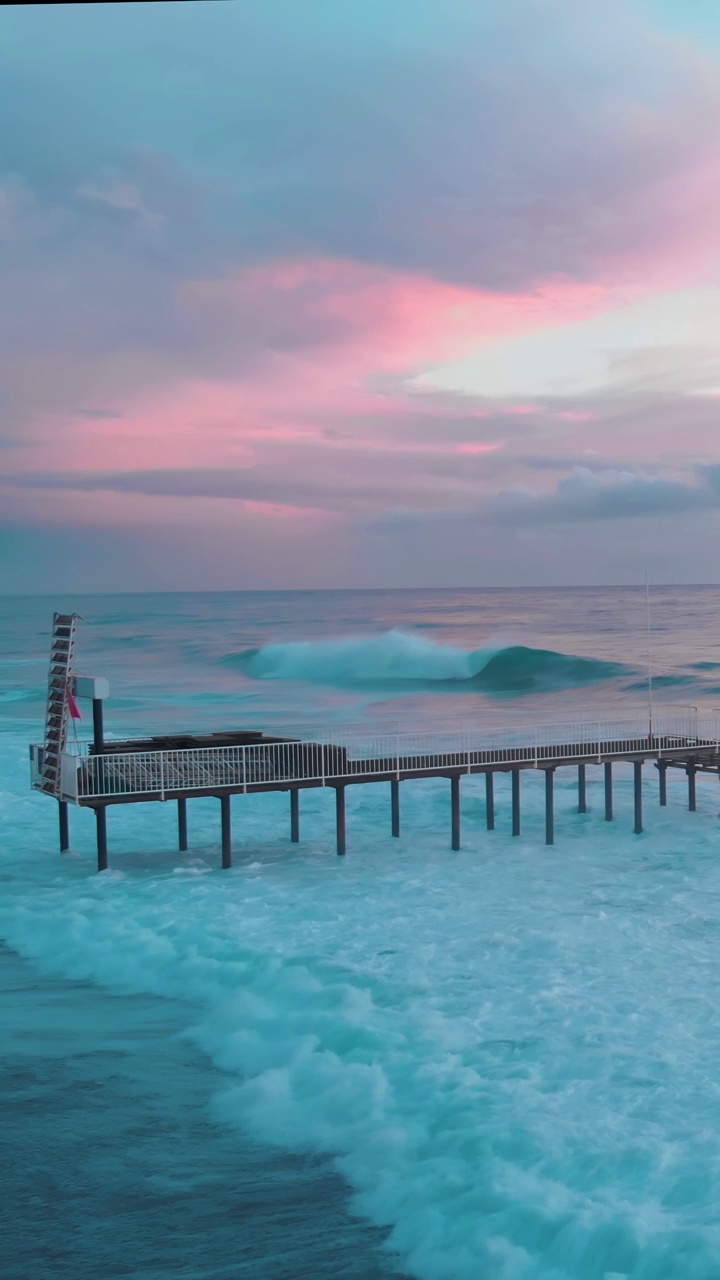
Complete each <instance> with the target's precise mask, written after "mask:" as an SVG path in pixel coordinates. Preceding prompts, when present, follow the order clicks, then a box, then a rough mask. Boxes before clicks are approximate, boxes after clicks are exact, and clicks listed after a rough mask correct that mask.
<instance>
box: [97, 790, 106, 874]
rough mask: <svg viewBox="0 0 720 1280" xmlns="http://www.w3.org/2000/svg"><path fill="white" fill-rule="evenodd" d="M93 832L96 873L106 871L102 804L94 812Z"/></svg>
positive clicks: (104, 823)
mask: <svg viewBox="0 0 720 1280" xmlns="http://www.w3.org/2000/svg"><path fill="white" fill-rule="evenodd" d="M95 830H96V833H97V869H98V871H107V867H108V849H107V809H106V807H105V805H104V804H99V805H98V806H97V808H96V810H95Z"/></svg>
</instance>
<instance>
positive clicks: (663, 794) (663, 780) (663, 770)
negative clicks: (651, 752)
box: [657, 760, 668, 809]
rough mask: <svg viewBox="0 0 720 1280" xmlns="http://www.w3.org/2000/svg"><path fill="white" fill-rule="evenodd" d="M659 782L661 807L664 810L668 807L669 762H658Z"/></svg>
mask: <svg viewBox="0 0 720 1280" xmlns="http://www.w3.org/2000/svg"><path fill="white" fill-rule="evenodd" d="M657 767H658V781H659V783H660V805H661V807H662V808H663V809H664V808H665V806H666V805H667V771H668V767H667V760H658V762H657Z"/></svg>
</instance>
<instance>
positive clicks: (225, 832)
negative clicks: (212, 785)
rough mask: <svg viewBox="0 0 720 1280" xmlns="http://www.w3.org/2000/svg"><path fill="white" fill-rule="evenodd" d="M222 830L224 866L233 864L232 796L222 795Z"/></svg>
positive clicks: (224, 868) (224, 869)
mask: <svg viewBox="0 0 720 1280" xmlns="http://www.w3.org/2000/svg"><path fill="white" fill-rule="evenodd" d="M220 830H221V833H222V867H223V871H227V869H228V867H231V866H232V827H231V824H230V797H229V796H221V797H220Z"/></svg>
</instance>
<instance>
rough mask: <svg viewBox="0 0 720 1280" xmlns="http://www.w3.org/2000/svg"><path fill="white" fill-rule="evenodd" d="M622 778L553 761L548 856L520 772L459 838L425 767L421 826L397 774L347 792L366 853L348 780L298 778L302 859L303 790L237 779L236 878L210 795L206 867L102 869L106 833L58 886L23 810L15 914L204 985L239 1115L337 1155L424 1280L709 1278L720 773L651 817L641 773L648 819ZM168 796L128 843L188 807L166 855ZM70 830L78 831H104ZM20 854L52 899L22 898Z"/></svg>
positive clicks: (8, 906)
mask: <svg viewBox="0 0 720 1280" xmlns="http://www.w3.org/2000/svg"><path fill="white" fill-rule="evenodd" d="M627 772H628V771H627V770H625V771H623V770H622V769H618V770H617V785H616V814H617V824H616V826H614V827H613V828H610V826H609V824H605V823H604V822H603V820H602V774H601V771H600V770H593V769H591V770H590V771H589V798H590V805H591V812H590V813H589V814H588V815H586V816H582V817H580V816H578V815H577V814H576V813H574V808H575V805H576V796H575V793H574V791H573V789H572V787H571V785H570V777H571V775H570V774H569V773H568V774H563V775H562V776H560V775H559V777H558V781H557V819H558V845H557V847H556V848H554V849H546V848H544V847H543V846H542V843H541V841H542V796H543V790H542V780H541V779H539V778H537V777H535V776H534V775H529V776H527V777H524V778H523V784H522V785H523V797H524V798H523V821H524V828H523V830H524V835H523V837H522V838H521V839H520V840H515V841H513V840H512V839H511V837H510V836H509V835H507V834H506V832H505V831H504V830H503V829H502V825H503V818H502V815H503V814H505V822H504V825H505V827H507V821H506V820H507V811H508V795H507V790H508V788H507V786H506V785H505V783H506V780H498V785H497V802H498V824H499V829H498V831H496V832H495V833H493V834H492V836H489V835H488V834H487V833H485V832H484V830H483V829H482V828H483V822H482V819H483V794H484V792H483V785H482V779H477V778H468V779H464V780H463V800H464V831H465V836H464V850H463V853H462V854H461V855H460V856H457V857H453V856H451V855H450V854H449V853H448V852H447V839H448V796H447V787H446V785H445V784H444V783H443V782H442V781H431V782H418V783H410V784H406V785H405V786H404V788H403V815H404V833H403V838H402V839H401V840H400V841H399V842H392V841H391V839H390V837H389V835H388V834H387V818H388V814H387V808H388V797H387V795H386V794H385V791H384V789H382V788H380V787H377V788H376V787H372V788H371V787H358V788H355V789H351V790H352V794H351V795H350V796H349V797H348V826H349V831H350V833H351V847H350V852H349V856H348V858H347V859H346V860H344V861H341V860H338V859H335V858H334V857H333V856H332V855H331V854H330V853H329V852H328V850H329V849H330V847H331V844H332V841H331V822H332V811H333V810H332V798H331V797H328V796H327V795H325V794H323V793H320V792H318V793H311V794H309V795H307V796H304V797H303V823H304V833H305V839H306V841H307V843H306V844H305V845H304V846H303V847H301V849H299V850H293V849H291V848H290V847H289V845H288V842H287V810H286V804H285V798H284V797H278V796H248V797H244V798H243V800H242V804H241V805H238V809H240V808H241V810H242V833H243V834H242V852H241V850H240V849H238V851H237V858H238V864H237V866H236V869H235V871H234V872H233V873H230V874H226V875H224V876H223V875H222V874H221V873H219V872H215V873H214V874H204V875H199V874H198V872H200V871H204V870H205V869H206V867H207V865H208V862H209V861H211V862H212V864H213V865H216V863H217V849H216V847H215V840H216V832H215V826H216V822H217V817H216V814H215V813H214V810H212V808H211V806H209V805H204V806H203V802H202V801H198V802H196V805H197V808H195V807H194V818H193V836H194V843H195V846H196V849H195V853H194V854H193V855H192V857H189V858H188V859H187V860H184V859H183V858H182V857H179V856H178V855H177V854H174V855H169V854H165V855H163V858H162V859H159V860H156V863H155V870H154V871H153V870H148V869H147V866H146V864H145V868H144V869H143V860H142V859H139V858H138V859H129V860H126V862H125V866H126V870H125V872H121V871H115V872H114V873H113V874H112V876H109V877H108V876H101V877H96V876H92V875H90V876H88V874H87V872H88V871H89V870H90V867H91V865H92V859H91V857H88V856H87V854H86V863H85V866H84V865H83V864H82V862H80V863H78V862H73V863H67V862H63V863H56V864H55V865H56V867H57V869H58V872H57V875H56V878H55V880H54V881H53V880H52V879H49V878H50V877H51V876H52V875H53V872H52V870H51V864H49V863H48V858H47V856H45V857H43V858H42V859H41V858H40V857H38V856H37V854H36V853H35V852H34V851H33V850H32V848H31V847H30V846H29V845H28V844H27V838H26V837H25V836H24V835H23V831H24V828H23V826H22V813H21V812H18V813H17V814H16V819H17V822H18V825H16V826H15V827H14V831H15V838H14V839H13V842H12V846H6V851H5V853H4V855H3V862H4V869H5V870H6V872H7V881H6V885H5V886H4V888H5V892H4V896H3V900H2V902H0V932H1V933H2V934H4V936H6V937H7V938H8V939H9V941H10V943H11V945H13V946H14V947H16V948H17V949H18V950H19V951H21V952H22V953H23V954H24V955H27V956H31V957H34V958H35V959H36V961H37V962H38V963H40V964H41V965H44V966H45V967H47V968H48V969H51V970H54V971H56V972H62V973H64V974H66V975H68V976H70V977H75V978H79V979H88V980H91V981H94V982H100V983H103V984H105V985H106V986H108V987H109V988H111V989H114V990H120V991H126V992H133V991H144V992H153V993H156V994H160V995H165V996H169V997H178V998H181V999H183V1000H190V1001H193V1002H194V1003H195V1004H196V1006H197V1008H198V1011H199V1012H198V1025H197V1027H196V1029H195V1031H194V1032H193V1035H194V1037H195V1038H196V1039H197V1041H198V1042H199V1043H200V1044H201V1045H202V1046H203V1047H204V1048H205V1050H206V1051H207V1052H208V1053H210V1054H211V1055H212V1057H213V1058H214V1059H215V1061H216V1062H217V1063H218V1064H219V1065H220V1066H222V1067H223V1068H225V1069H226V1070H227V1071H228V1072H229V1073H230V1078H229V1080H228V1088H227V1090H225V1091H224V1093H223V1094H222V1095H221V1096H220V1097H219V1098H218V1099H217V1101H216V1104H215V1109H216V1113H217V1115H218V1116H219V1117H222V1118H224V1119H226V1120H231V1121H233V1122H234V1123H238V1124H240V1125H242V1126H243V1127H246V1128H248V1129H249V1130H250V1131H251V1132H252V1133H253V1134H254V1135H256V1136H258V1137H261V1138H263V1139H264V1140H265V1141H268V1142H273V1143H277V1144H279V1145H281V1146H284V1147H294V1148H296V1149H303V1150H314V1151H323V1152H327V1153H329V1154H331V1155H333V1156H334V1157H335V1158H336V1162H337V1165H338V1168H339V1169H340V1170H341V1171H342V1172H343V1173H344V1174H345V1176H346V1178H347V1180H348V1182H349V1184H350V1186H351V1187H352V1188H353V1189H354V1191H355V1194H356V1200H355V1207H356V1208H357V1209H358V1211H359V1212H362V1213H363V1214H365V1215H366V1216H367V1217H368V1218H370V1219H372V1220H373V1221H375V1222H377V1223H380V1224H384V1225H385V1226H386V1227H388V1228H389V1229H390V1231H391V1235H390V1245H391V1247H392V1248H393V1249H395V1250H396V1251H397V1252H398V1253H399V1255H400V1256H401V1258H402V1260H403V1263H404V1265H405V1266H406V1267H408V1268H409V1269H410V1271H411V1272H412V1273H413V1274H415V1275H416V1276H418V1277H421V1280H479V1278H482V1280H579V1278H580V1277H582V1280H610V1278H612V1280H618V1277H625V1278H626V1280H627V1278H630V1277H631V1278H632V1280H668V1278H669V1277H672V1280H674V1278H675V1276H678V1277H682V1280H714V1278H715V1276H716V1275H717V1259H718V1257H720V1229H719V1228H718V1226H717V1214H716V1205H717V1201H718V1198H720V1143H718V1141H717V1140H716V1137H715V1135H716V1134H717V1132H718V1131H719V1130H720V1101H719V1100H718V1096H717V1090H716V1088H715V1086H714V1083H713V1082H714V1080H715V1078H716V1074H717V1072H716V1063H717V1059H718V1056H719V1055H720V1030H719V1029H718V1027H719V1024H718V1020H717V1018H716V1016H715V1004H716V1000H715V992H716V990H717V988H718V985H720V950H719V949H718V946H717V939H718V936H720V905H719V903H718V895H717V892H716V880H717V871H716V866H717V859H716V825H715V822H714V820H713V819H712V818H711V817H710V813H712V814H714V812H715V809H716V807H717V806H716V796H715V791H716V787H714V788H713V787H711V785H710V784H709V783H708V784H707V786H706V785H704V784H703V785H701V787H700V793H701V795H700V801H701V808H702V807H703V804H704V803H705V802H706V801H707V802H708V803H709V804H710V805H711V806H712V807H711V809H710V813H709V814H708V815H706V816H703V815H702V814H699V815H695V814H688V813H687V812H684V811H683V810H682V809H681V808H680V807H679V805H678V807H677V808H673V809H669V810H663V811H662V812H661V811H659V810H658V809H656V808H655V809H653V810H652V811H650V808H649V800H650V797H651V796H653V795H654V791H651V789H650V787H648V788H647V790H648V796H647V800H648V820H647V825H648V828H649V830H648V833H647V836H646V837H645V838H640V839H636V838H634V837H632V835H630V834H629V832H630V828H631V821H632V792H631V783H630V780H629V779H628V778H626V779H623V777H622V775H623V773H625V774H627ZM673 790H674V788H673V787H672V784H671V797H670V798H671V803H672V802H673ZM29 803H30V799H29V798H28V803H27V805H26V804H25V803H24V802H23V803H22V804H21V805H20V809H25V808H27V807H29ZM158 810H159V812H158ZM205 814H208V815H209V817H207V818H206V817H204V816H203V815H205ZM195 815H197V816H195ZM51 816H53V817H54V815H51ZM83 817H86V818H88V824H87V826H88V831H87V834H86V836H85V837H84V836H83V830H84V828H83V824H82V821H81V819H82V818H83ZM172 817H173V815H172V814H171V813H170V814H168V812H167V811H166V810H163V809H162V808H161V807H159V806H147V807H146V808H145V809H142V810H141V809H138V810H136V811H135V812H132V811H130V812H129V813H127V814H123V815H121V818H117V819H116V829H117V831H118V834H117V836H116V840H117V841H118V842H119V841H120V840H121V834H122V832H123V831H124V832H126V834H125V836H124V837H122V838H124V839H125V840H126V841H127V845H128V848H130V849H133V848H134V849H138V848H145V849H147V848H151V847H157V830H158V823H166V824H170V825H169V826H168V847H170V843H169V842H170V840H171V839H172V835H173V834H174V833H173V832H172V831H171V824H172ZM121 820H122V825H121ZM75 821H76V827H77V836H75V835H74V845H76V847H80V846H81V845H82V844H83V839H85V840H86V842H87V843H89V841H90V839H91V837H92V827H91V824H90V822H89V815H78V816H77V817H76V820H75ZM206 822H212V824H213V825H212V826H210V827H208V832H207V834H204V824H205V823H206ZM204 839H205V840H208V841H209V842H210V843H211V848H209V849H208V850H207V854H205V852H204V850H203V847H202V846H203V840H204ZM23 841H25V843H23ZM391 845H392V847H391ZM259 848H262V849H263V851H264V852H263V855H262V861H260V860H259V859H258V855H257V850H258V849H259ZM18 856H22V857H23V859H24V865H23V870H24V874H25V878H26V882H27V878H28V876H29V874H30V871H31V869H32V868H33V867H34V866H36V867H37V871H36V874H37V886H36V890H35V892H34V893H28V892H27V883H26V884H25V886H24V890H23V892H22V893H20V894H18V895H17V896H15V895H14V889H13V882H12V874H13V867H15V866H17V858H18ZM117 865H122V858H121V856H118V858H117ZM233 1077H234V1079H233ZM168 1088H172V1082H171V1081H168Z"/></svg>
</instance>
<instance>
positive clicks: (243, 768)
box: [30, 614, 720, 870]
mask: <svg viewBox="0 0 720 1280" xmlns="http://www.w3.org/2000/svg"><path fill="white" fill-rule="evenodd" d="M77 620H78V619H77V616H76V615H62V614H56V615H55V618H54V620H53V641H52V649H51V661H50V675H49V682H48V712H47V718H46V729H45V741H44V742H43V743H42V744H36V745H33V746H31V748H30V761H31V784H32V786H33V787H34V788H35V789H36V790H38V791H41V792H43V793H44V794H46V795H48V796H51V797H52V798H54V799H55V800H56V801H57V802H58V806H59V829H60V848H61V851H62V850H64V849H67V848H68V847H69V808H68V806H69V805H75V806H78V807H80V808H90V809H92V810H94V812H95V818H96V827H97V858H98V869H99V870H104V869H106V868H107V866H108V843H107V811H108V809H109V808H112V807H113V806H117V805H123V804H145V803H150V802H161V803H167V802H169V801H170V802H173V803H175V804H176V805H177V817H178V847H179V849H180V850H186V849H187V848H188V812H187V803H188V801H189V800H192V799H193V798H198V797H201V796H202V797H208V796H212V797H215V798H217V800H218V801H219V808H220V835H221V841H220V844H221V865H222V866H223V867H224V868H229V867H230V866H231V865H232V852H233V850H232V830H231V797H232V796H235V795H246V794H248V793H256V792H265V791H284V792H287V793H288V794H289V799H290V823H289V825H290V839H291V841H293V842H295V843H297V842H298V841H299V839H300V794H301V792H302V791H303V790H307V789H310V788H317V787H331V788H333V789H334V791H335V815H336V852H337V853H338V854H339V855H340V856H344V855H345V853H346V845H347V832H346V817H345V797H346V790H347V788H348V786H358V785H364V784H369V783H385V784H389V793H390V804H389V811H390V829H391V833H392V836H393V837H398V836H399V835H400V822H401V785H400V784H401V783H402V782H404V781H407V780H409V779H413V778H446V779H447V780H448V782H449V812H450V823H449V826H450V847H451V849H453V850H459V849H460V844H461V823H460V797H461V781H462V778H463V777H465V776H467V775H472V774H484V775H485V798H486V825H487V829H488V831H492V830H494V828H495V819H496V806H495V791H494V780H495V776H496V775H497V774H503V773H504V774H507V773H510V775H511V829H512V834H513V836H519V835H520V832H521V778H522V774H523V772H524V771H525V770H528V769H533V770H536V771H537V770H541V771H542V772H543V773H544V793H545V841H546V843H547V844H553V843H554V840H555V804H554V799H555V795H554V781H555V773H556V771H557V770H558V769H560V768H565V769H567V768H572V769H573V770H575V771H576V775H577V810H578V812H579V813H586V812H587V766H588V765H602V766H603V799H604V819H605V820H606V821H608V822H610V821H612V820H613V817H614V810H613V765H614V764H616V763H620V762H623V763H631V764H632V766H633V798H634V806H633V830H634V831H635V833H636V834H639V833H640V832H642V830H643V792H642V781H643V766H645V765H647V764H652V765H654V766H655V767H656V769H657V776H658V795H659V803H660V805H662V806H664V805H666V804H667V772H668V769H676V770H677V769H679V770H682V771H683V772H684V774H685V775H686V779H687V796H688V807H689V808H690V809H691V810H693V809H695V807H696V778H697V774H698V773H714V774H716V775H720V717H718V716H717V715H715V714H704V713H700V712H698V710H697V709H696V708H694V707H674V706H667V707H660V708H655V709H654V711H653V713H652V719H651V720H650V719H649V717H648V709H647V708H645V709H642V710H640V711H629V712H628V713H627V714H626V715H622V716H619V717H617V718H612V719H603V720H598V719H597V718H596V717H594V716H591V715H588V716H587V717H584V718H580V719H575V720H574V721H572V722H571V723H562V722H561V723H554V724H553V723H545V724H539V725H530V726H525V727H516V726H513V728H512V729H508V728H507V727H500V728H498V729H493V728H492V727H490V726H486V725H485V724H484V723H482V722H480V721H479V722H478V724H477V725H476V726H475V725H471V726H462V727H458V728H457V729H454V728H446V727H437V728H435V729H433V728H432V727H429V728H428V729H426V730H423V731H422V732H396V733H389V732H376V731H374V730H373V729H366V728H356V729H331V730H328V731H327V732H324V733H322V734H319V733H316V732H315V733H313V734H305V733H291V732H288V734H287V735H286V736H275V735H269V734H266V733H263V732H262V731H260V730H257V731H256V730H237V731H223V732H219V733H206V734H166V735H159V736H154V737H149V738H142V739H128V740H125V741H112V742H106V741H105V738H104V718H103V703H104V700H105V699H106V698H107V696H108V693H109V688H108V684H107V681H106V680H104V679H102V678H99V677H91V676H80V675H76V674H75V673H74V669H73V663H74V639H75V628H76V622H77ZM83 698H86V699H89V700H90V701H91V702H92V708H93V740H92V742H89V743H76V744H73V743H70V741H69V735H68V722H69V718H70V717H71V716H72V715H73V714H74V713H75V714H76V700H78V699H79V700H82V699H83Z"/></svg>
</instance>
